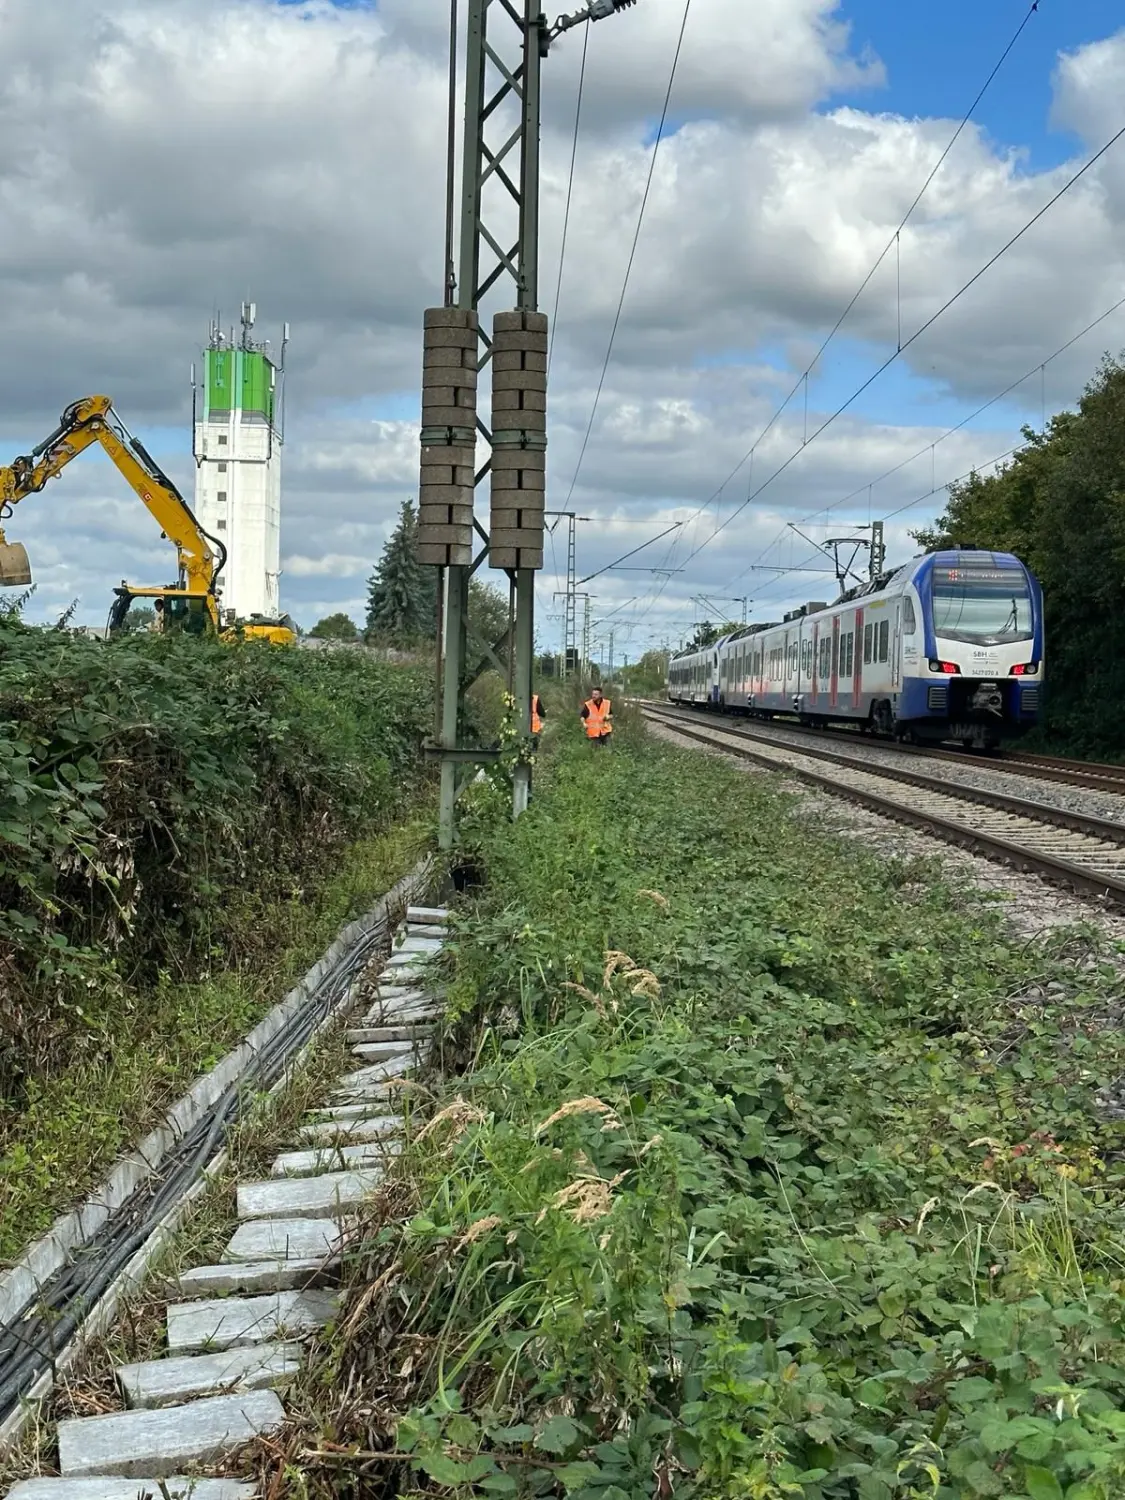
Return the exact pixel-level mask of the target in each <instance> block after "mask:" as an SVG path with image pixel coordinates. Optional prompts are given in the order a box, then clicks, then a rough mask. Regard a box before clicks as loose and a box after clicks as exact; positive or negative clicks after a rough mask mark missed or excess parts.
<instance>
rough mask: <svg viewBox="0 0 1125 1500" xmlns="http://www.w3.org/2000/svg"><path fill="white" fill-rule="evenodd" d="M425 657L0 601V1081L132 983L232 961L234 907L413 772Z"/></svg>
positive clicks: (78, 1045) (40, 1068)
mask: <svg viewBox="0 0 1125 1500" xmlns="http://www.w3.org/2000/svg"><path fill="white" fill-rule="evenodd" d="M430 676H431V674H430V673H429V672H428V671H425V670H418V671H413V670H404V669H401V668H397V667H391V666H387V665H385V664H382V663H379V662H377V661H373V660H370V659H368V658H366V657H365V656H363V655H362V654H360V653H340V654H335V653H331V654H330V653H325V654H320V653H311V652H309V653H306V652H302V651H283V650H278V649H267V648H265V647H261V646H247V647H239V648H230V647H226V646H221V645H218V644H205V643H200V642H196V641H184V640H168V641H165V640H161V639H159V638H152V637H140V636H134V637H129V638H126V639H123V640H120V641H113V642H108V643H107V642H99V641H92V640H86V639H82V638H78V637H74V636H70V635H68V634H66V633H63V632H55V631H50V630H39V629H32V628H28V627H25V626H23V625H21V624H20V623H19V622H18V621H16V620H14V619H12V618H7V619H4V620H3V621H0V1100H3V1101H6V1102H7V1104H8V1105H9V1106H14V1105H18V1103H19V1102H20V1100H21V1098H23V1097H24V1096H25V1094H26V1091H27V1087H28V1085H29V1083H30V1082H31V1081H33V1080H35V1079H36V1078H39V1077H41V1076H43V1075H44V1074H45V1073H50V1072H52V1071H53V1070H56V1069H58V1068H60V1067H64V1066H66V1065H68V1064H69V1063H70V1062H72V1061H73V1059H74V1057H75V1055H76V1053H81V1052H82V1051H83V1050H92V1051H95V1052H96V1051H97V1050H98V1048H99V1047H102V1046H103V1045H107V1044H111V1042H112V1037H111V1036H109V1035H108V1034H107V1033H108V1032H109V1031H110V1030H112V1028H113V1027H115V1026H117V1025H118V1024H119V1022H120V1019H121V1015H122V1008H123V1006H125V1007H127V1006H128V1005H130V1004H141V1003H144V1002H143V999H142V998H141V997H142V994H143V991H144V989H145V987H146V986H151V985H154V984H158V983H160V984H167V983H168V982H169V981H172V982H178V981H181V980H182V981H188V980H195V979H198V978H200V977H202V976H206V975H207V974H208V973H210V972H212V971H220V970H238V969H240V968H243V967H245V966H247V965H251V964H253V962H254V961H255V958H256V956H257V955H256V951H255V947H256V944H257V943H259V942H264V941H274V940H275V938H276V934H275V933H272V932H267V931H266V925H268V924H262V923H259V922H258V921H256V920H255V914H256V913H258V912H261V911H265V910H266V909H267V908H269V907H271V906H272V905H276V904H277V903H279V902H290V903H291V902H293V901H295V900H300V899H301V898H302V895H303V894H304V893H305V892H306V890H307V889H308V888H309V886H310V885H311V884H312V883H314V882H316V881H317V880H318V879H319V878H320V877H322V876H323V875H324V874H325V873H326V872H329V871H330V870H331V869H332V868H333V865H334V863H337V862H338V861H339V858H340V854H341V851H342V850H343V849H344V847H345V846H346V845H347V844H348V843H349V842H350V841H353V840H355V839H358V838H362V837H363V836H364V835H365V834H367V833H369V832H371V831H372V830H373V829H375V828H377V827H378V826H380V824H381V823H383V822H384V821H385V820H386V819H387V817H388V815H389V814H390V813H391V812H392V811H393V810H394V809H395V808H396V807H398V806H401V805H402V803H403V801H404V799H406V798H408V797H409V796H410V794H411V791H412V790H413V789H415V788H416V787H417V786H418V784H419V782H420V779H421V774H422V773H421V769H420V757H419V755H418V747H419V743H420V740H421V739H422V737H423V735H424V734H425V733H426V732H427V731H428V729H429V727H430V718H431V714H432V685H431V680H430ZM130 997H133V998H132V999H131V998H130Z"/></svg>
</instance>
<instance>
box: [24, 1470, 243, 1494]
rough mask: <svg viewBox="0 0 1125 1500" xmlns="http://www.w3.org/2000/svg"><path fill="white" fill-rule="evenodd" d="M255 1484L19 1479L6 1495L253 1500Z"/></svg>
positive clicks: (109, 1478)
mask: <svg viewBox="0 0 1125 1500" xmlns="http://www.w3.org/2000/svg"><path fill="white" fill-rule="evenodd" d="M257 1493H258V1486H257V1485H256V1484H240V1483H239V1482H238V1481H237V1480H234V1479H184V1478H182V1477H180V1476H172V1477H171V1478H168V1479H164V1478H161V1479H157V1478H155V1476H153V1475H150V1474H146V1475H144V1476H143V1477H142V1478H135V1479H126V1478H124V1477H123V1476H121V1475H107V1476H105V1477H103V1478H100V1479H22V1480H21V1481H20V1482H19V1484H17V1485H16V1486H15V1487H14V1488H13V1489H10V1490H9V1491H8V1500H164V1497H165V1495H167V1496H168V1500H255V1496H256V1495H257Z"/></svg>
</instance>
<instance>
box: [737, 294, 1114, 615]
mask: <svg viewBox="0 0 1125 1500" xmlns="http://www.w3.org/2000/svg"><path fill="white" fill-rule="evenodd" d="M1123 307H1125V297H1119V298H1118V300H1117V301H1116V302H1114V303H1113V305H1112V306H1111V307H1107V308H1106V309H1105V311H1104V312H1101V313H1099V314H1098V316H1097V317H1096V318H1093V319H1092V320H1091V321H1090V322H1089V323H1087V324H1086V325H1085V327H1084V328H1080V329H1079V330H1078V332H1077V333H1075V334H1072V335H1071V337H1070V338H1068V339H1067V340H1066V341H1065V342H1064V343H1062V344H1060V345H1059V347H1058V348H1057V349H1055V350H1054V351H1053V352H1052V353H1050V354H1048V355H1047V356H1046V358H1044V359H1038V360H1036V362H1035V363H1034V364H1033V365H1032V366H1031V368H1030V369H1028V370H1026V371H1025V372H1024V374H1022V375H1021V376H1020V377H1019V378H1018V379H1017V380H1013V381H1010V382H1009V383H1008V385H1006V386H1005V387H1004V389H1003V390H1002V391H998V392H997V394H996V395H994V396H990V397H989V399H988V400H987V401H984V402H982V403H981V405H980V406H978V407H976V409H975V410H973V411H971V412H969V414H968V415H967V416H965V417H962V419H961V420H960V422H957V423H955V424H954V425H953V426H952V427H950V428H948V429H947V430H946V431H945V432H943V433H942V434H941V435H940V436H939V437H936V438H934V440H933V441H932V442H930V443H926V444H925V445H924V446H923V447H921V448H919V449H918V451H917V452H916V453H913V454H911V455H910V457H909V458H904V459H903V460H902V461H901V462H900V463H897V464H894V465H893V466H892V467H891V468H889V469H886V470H885V471H884V472H883V473H882V474H880V475H879V477H878V478H877V479H871V480H867V481H866V482H865V483H863V484H861V485H857V487H856V488H855V489H854V490H852V491H851V492H850V493H849V494H847V495H844V496H843V498H842V499H840V500H836V501H833V503H832V504H831V505H827V506H824V507H823V508H822V509H820V510H817V511H815V512H813V514H812V515H809V516H802V517H801V522H802V524H803V523H804V522H807V521H810V520H813V519H814V518H815V517H816V516H825V515H828V514H830V513H831V512H832V511H834V510H838V509H839V507H840V506H841V505H846V504H847V503H848V502H849V501H850V500H854V499H856V497H857V496H859V495H862V494H863V493H864V491H865V490H866V491H868V492H870V491H871V490H873V489H874V488H875V486H876V485H879V484H882V483H884V481H885V480H887V479H891V478H893V477H894V475H895V474H898V473H900V472H901V471H902V470H903V469H906V468H909V466H910V465H911V464H912V463H916V462H917V461H918V460H919V459H920V458H924V457H925V456H926V454H927V453H933V452H935V451H936V449H937V448H938V447H939V446H940V445H941V444H942V443H944V442H945V441H946V440H947V439H948V438H951V437H953V436H955V435H956V434H957V433H958V432H961V431H962V430H963V429H964V428H965V427H967V426H968V425H969V423H970V422H973V421H975V420H976V419H977V418H978V417H980V416H983V414H984V413H985V412H986V411H989V410H990V409H991V408H992V407H993V406H995V405H996V404H997V403H998V402H1000V401H1003V400H1004V398H1005V397H1006V396H1010V395H1011V394H1012V392H1013V391H1015V390H1018V389H1019V387H1020V386H1021V385H1024V384H1025V383H1026V382H1027V381H1028V380H1030V379H1032V377H1033V376H1035V375H1037V374H1039V373H1040V372H1043V371H1046V368H1047V366H1048V365H1050V364H1052V363H1053V362H1054V361H1055V360H1056V359H1058V358H1059V357H1060V356H1061V355H1063V354H1065V353H1066V352H1067V351H1068V350H1069V349H1072V348H1073V347H1074V345H1075V344H1077V343H1079V342H1080V341H1081V340H1082V339H1084V338H1086V337H1087V336H1088V335H1089V334H1091V333H1093V331H1094V329H1095V328H1098V327H1100V326H1101V324H1102V323H1104V322H1105V321H1106V320H1107V319H1108V318H1111V317H1112V316H1113V314H1114V313H1116V312H1120V310H1121V309H1122V308H1123ZM1044 415H1045V407H1044ZM1045 425H1046V423H1045V422H1044V426H1045ZM1018 451H1019V449H1018V448H1011V449H1009V450H1007V452H1005V453H1003V454H1001V455H1000V457H999V458H995V459H990V460H989V462H988V464H987V465H986V466H985V467H991V466H992V465H993V464H997V463H1000V462H1002V461H1003V460H1004V459H1005V458H1009V457H1011V455H1012V454H1013V453H1017V452H1018ZM969 472H970V473H971V472H972V471H971V470H970V471H969ZM966 477H967V476H966V475H960V476H958V478H956V479H949V480H945V481H944V482H943V483H942V484H940V485H939V484H938V483H937V481H936V477H932V478H931V483H930V488H929V490H927V491H926V492H925V493H924V494H922V495H919V496H918V497H917V498H916V499H914V500H911V501H909V502H908V503H907V504H905V505H901V506H899V507H898V508H897V509H896V510H892V511H888V512H887V513H885V514H884V515H883V517H882V520H883V521H884V522H886V521H890V520H893V519H894V518H895V517H896V516H898V515H901V514H902V513H903V511H907V510H911V509H913V507H914V506H916V505H921V504H922V502H923V501H924V500H928V499H929V498H930V497H931V496H932V495H935V494H937V493H939V491H941V490H943V489H948V487H949V486H950V485H951V484H958V483H960V481H961V480H962V479H964V478H966ZM777 540H778V538H777V537H775V538H774V540H773V541H772V542H770V543H769V545H768V546H767V547H766V548H765V549H764V550H763V551H762V552H761V553H759V554H758V560H759V561H760V559H761V558H763V557H765V556H766V554H767V553H768V552H770V551H771V549H772V548H773V547H774V546H776V544H777ZM754 566H755V564H754V563H751V564H749V565H748V566H747V567H745V568H744V569H743V570H742V571H741V572H739V573H736V574H735V575H734V576H733V578H731V579H729V580H728V581H727V582H726V583H725V584H724V585H723V587H724V588H729V587H732V586H733V585H734V584H735V583H737V582H738V581H739V579H741V578H743V577H745V575H746V574H747V573H748V572H750V571H751V570H752V568H753V567H754ZM792 571H794V570H793V569H788V570H787V572H792ZM783 576H784V575H783ZM778 581H780V580H777V579H775V580H773V582H775V583H776V582H778Z"/></svg>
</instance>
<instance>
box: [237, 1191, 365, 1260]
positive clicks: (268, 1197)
mask: <svg viewBox="0 0 1125 1500" xmlns="http://www.w3.org/2000/svg"><path fill="white" fill-rule="evenodd" d="M382 1176H383V1174H382V1172H379V1171H376V1170H366V1171H358V1172H326V1173H325V1174H324V1175H323V1176H321V1177H293V1178H276V1179H275V1180H274V1181H272V1182H243V1183H240V1184H239V1187H238V1217H239V1218H240V1219H295V1218H302V1219H332V1218H338V1217H339V1216H340V1213H341V1212H342V1211H344V1210H347V1209H349V1208H355V1207H358V1205H359V1204H361V1203H362V1202H363V1201H364V1199H365V1198H367V1197H368V1196H369V1194H371V1193H373V1192H374V1191H375V1189H376V1188H377V1187H378V1186H379V1183H380V1182H381V1181H382ZM302 1258H303V1257H302Z"/></svg>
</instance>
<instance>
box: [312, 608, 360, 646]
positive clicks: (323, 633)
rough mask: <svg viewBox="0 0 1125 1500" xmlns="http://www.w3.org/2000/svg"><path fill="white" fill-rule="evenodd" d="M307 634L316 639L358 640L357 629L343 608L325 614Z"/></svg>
mask: <svg viewBox="0 0 1125 1500" xmlns="http://www.w3.org/2000/svg"><path fill="white" fill-rule="evenodd" d="M309 635H311V636H313V637H314V638H315V639H316V640H318V641H358V640H359V630H358V629H357V628H356V623H355V621H354V620H353V619H352V617H351V616H350V615H346V614H345V613H344V612H343V610H341V611H340V612H339V613H338V614H334V615H325V617H324V619H323V620H318V621H317V622H316V624H315V625H314V626H313V628H312V629H311V630H310V631H309Z"/></svg>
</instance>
